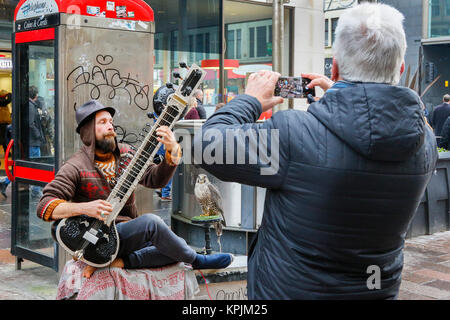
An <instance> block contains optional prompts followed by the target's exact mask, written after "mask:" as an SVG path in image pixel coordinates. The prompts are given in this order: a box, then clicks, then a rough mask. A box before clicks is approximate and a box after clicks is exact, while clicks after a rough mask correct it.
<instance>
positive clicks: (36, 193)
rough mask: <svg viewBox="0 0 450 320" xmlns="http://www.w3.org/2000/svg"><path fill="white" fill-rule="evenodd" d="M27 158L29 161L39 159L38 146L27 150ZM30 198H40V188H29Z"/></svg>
mask: <svg viewBox="0 0 450 320" xmlns="http://www.w3.org/2000/svg"><path fill="white" fill-rule="evenodd" d="M28 156H29V158H30V159H32V158H40V157H41V147H39V146H30V148H29V150H28ZM30 189H31V197H32V198H34V199H39V198H41V196H42V187H37V186H31V187H30Z"/></svg>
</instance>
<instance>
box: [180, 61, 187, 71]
mask: <svg viewBox="0 0 450 320" xmlns="http://www.w3.org/2000/svg"><path fill="white" fill-rule="evenodd" d="M180 67H181V68H185V69H187V70H189V67H188V66H187V64H186V62H180Z"/></svg>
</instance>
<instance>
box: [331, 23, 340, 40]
mask: <svg viewBox="0 0 450 320" xmlns="http://www.w3.org/2000/svg"><path fill="white" fill-rule="evenodd" d="M338 20H339V18H332V19H331V45H333V43H334V40H335V37H336V35H335V33H336V27H337V23H338Z"/></svg>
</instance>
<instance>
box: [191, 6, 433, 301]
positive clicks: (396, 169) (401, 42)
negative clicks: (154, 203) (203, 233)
mask: <svg viewBox="0 0 450 320" xmlns="http://www.w3.org/2000/svg"><path fill="white" fill-rule="evenodd" d="M402 21H403V15H402V14H401V13H400V12H398V11H397V10H396V9H394V8H392V7H390V6H387V5H383V4H369V3H365V4H361V5H358V6H356V7H354V8H352V9H349V10H348V11H346V12H344V14H342V15H341V17H340V19H339V22H338V26H337V29H336V41H335V43H334V62H333V69H332V74H333V77H332V78H333V80H335V81H336V82H334V81H332V80H330V79H328V78H326V77H324V76H320V75H317V74H304V75H303V76H305V77H310V78H312V79H313V81H312V82H311V86H314V85H316V86H321V87H322V89H324V90H325V91H326V93H325V95H324V96H323V97H322V99H320V100H319V101H316V102H314V103H312V104H311V105H310V106H309V108H308V110H307V112H304V111H299V110H285V111H279V112H276V113H275V114H274V115H273V116H272V118H271V119H269V120H266V121H265V122H264V123H256V120H257V119H258V118H259V116H260V114H261V113H262V112H264V111H267V110H270V109H271V108H272V107H273V106H274V105H276V104H279V103H281V102H282V99H281V98H280V97H274V96H273V92H274V87H275V83H276V82H277V80H278V77H279V76H280V75H279V74H278V73H274V72H271V71H260V72H258V73H255V74H252V75H251V76H250V77H249V80H248V84H247V88H246V91H245V94H244V95H240V96H238V97H236V98H235V99H233V100H232V101H231V102H230V103H228V104H227V105H226V106H224V107H222V108H221V109H220V110H219V111H217V112H216V113H214V114H213V115H212V116H211V117H210V118H209V119H208V120H207V121H206V123H205V124H204V126H203V127H202V133H201V134H198V135H196V136H195V138H194V144H193V149H194V154H195V155H197V157H198V154H199V152H198V150H196V149H199V148H200V147H201V151H202V152H201V156H202V159H203V161H202V164H201V166H202V167H203V168H204V169H206V170H207V171H209V172H210V173H212V174H213V175H215V176H216V177H218V178H219V179H221V180H223V181H234V182H239V183H243V184H247V185H253V186H259V187H264V188H266V199H265V204H264V214H263V218H262V223H261V226H260V227H259V229H258V233H257V236H256V241H254V242H253V244H252V245H251V247H250V249H249V255H248V277H247V283H248V297H249V299H396V298H397V296H398V292H399V287H400V283H401V272H402V268H403V247H404V240H405V235H406V232H407V230H408V227H409V224H410V222H411V220H412V218H413V216H414V213H415V212H416V210H417V207H418V205H419V203H420V200H421V198H422V195H423V193H424V191H425V188H426V186H427V184H428V182H429V180H430V179H431V175H432V173H433V171H434V169H435V165H436V160H437V149H436V141H435V136H434V134H433V132H432V129H431V128H430V127H429V126H427V125H426V122H425V120H424V111H423V103H422V102H421V100H420V98H419V96H418V95H417V94H416V93H415V92H414V91H412V90H410V89H408V88H405V87H399V86H396V84H397V83H398V81H399V79H400V75H401V73H402V72H403V70H404V61H403V58H404V54H405V50H406V40H405V33H404V30H403V26H402ZM269 154H270V156H269ZM198 160H199V159H198V158H197V159H196V160H195V161H197V163H198ZM211 160H213V161H211ZM243 160H245V163H244V161H243ZM221 161H222V162H221Z"/></svg>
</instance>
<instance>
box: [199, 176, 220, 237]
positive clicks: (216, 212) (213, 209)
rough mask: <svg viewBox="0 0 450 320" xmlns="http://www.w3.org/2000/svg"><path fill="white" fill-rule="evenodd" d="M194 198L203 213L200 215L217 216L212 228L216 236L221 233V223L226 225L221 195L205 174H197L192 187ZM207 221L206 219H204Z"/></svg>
mask: <svg viewBox="0 0 450 320" xmlns="http://www.w3.org/2000/svg"><path fill="white" fill-rule="evenodd" d="M194 194H195V198H196V199H197V201H198V203H199V204H200V207H201V208H202V212H203V214H201V215H200V217H205V218H206V217H214V216H218V218H220V221H215V222H213V223H212V224H213V226H214V229H215V230H216V234H217V236H218V237H220V236H221V235H222V225H223V226H225V227H226V226H227V225H226V222H225V217H224V215H223V207H222V196H221V194H220V192H219V190H218V189H217V187H216V186H215V185H213V184H212V183H211V182H210V181H209V179H208V177H207V176H206V174H202V173H201V174H199V175H198V176H197V181H196V183H195V187H194ZM205 221H207V219H205Z"/></svg>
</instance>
